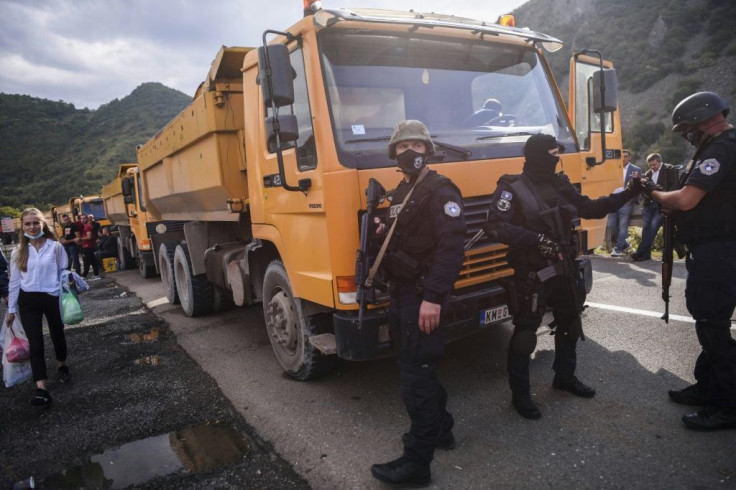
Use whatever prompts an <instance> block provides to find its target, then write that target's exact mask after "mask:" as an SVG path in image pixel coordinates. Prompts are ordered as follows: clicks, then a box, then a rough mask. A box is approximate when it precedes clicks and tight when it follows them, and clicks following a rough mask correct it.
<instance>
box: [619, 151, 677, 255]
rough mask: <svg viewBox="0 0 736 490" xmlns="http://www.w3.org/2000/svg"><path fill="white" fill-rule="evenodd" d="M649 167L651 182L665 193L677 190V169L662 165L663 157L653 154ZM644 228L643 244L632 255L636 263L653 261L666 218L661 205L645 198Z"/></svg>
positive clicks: (648, 176) (648, 175) (649, 160)
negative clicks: (653, 251) (658, 234)
mask: <svg viewBox="0 0 736 490" xmlns="http://www.w3.org/2000/svg"><path fill="white" fill-rule="evenodd" d="M647 165H648V166H649V170H647V172H646V173H645V174H644V177H645V178H646V179H648V180H651V181H652V182H654V183H655V184H657V185H658V186H659V187H661V188H662V189H664V190H665V191H672V190H675V189H677V179H678V177H679V175H678V173H677V168H676V167H675V166H673V165H670V164H669V163H662V155H660V154H659V153H652V154H650V155H649V156H648V157H647ZM641 217H642V221H643V224H642V227H641V242H640V243H639V246H638V247H637V248H636V252H634V253H633V254H631V258H632V259H633V260H634V261H636V262H641V261H644V260H651V259H652V243H654V238H655V237H656V236H657V232H658V231H659V228H660V227H661V226H662V221H663V220H664V217H663V216H662V214H661V213H660V212H659V204H657V203H656V202H654V201H652V200H651V199H649V198H648V197H646V196H644V199H643V206H642V210H641Z"/></svg>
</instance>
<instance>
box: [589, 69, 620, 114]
mask: <svg viewBox="0 0 736 490" xmlns="http://www.w3.org/2000/svg"><path fill="white" fill-rule="evenodd" d="M616 107H618V78H617V77H616V70H614V69H612V68H608V69H603V70H599V71H596V72H595V73H593V112H601V111H603V112H613V111H615V110H616Z"/></svg>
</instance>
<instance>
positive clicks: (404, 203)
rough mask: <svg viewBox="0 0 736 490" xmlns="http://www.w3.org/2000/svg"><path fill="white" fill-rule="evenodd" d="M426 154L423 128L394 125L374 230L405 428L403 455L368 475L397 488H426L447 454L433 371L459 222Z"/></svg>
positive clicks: (447, 428) (450, 188)
mask: <svg viewBox="0 0 736 490" xmlns="http://www.w3.org/2000/svg"><path fill="white" fill-rule="evenodd" d="M434 152H435V148H434V143H433V142H432V138H431V137H430V135H429V131H428V130H427V128H426V126H425V125H424V124H422V123H421V122H419V121H414V120H407V121H403V122H401V123H399V124H398V125H396V127H395V128H394V131H393V134H392V135H391V140H390V141H389V148H388V155H389V158H391V159H395V160H397V162H398V166H399V170H400V171H401V172H402V173H403V179H402V180H401V182H400V183H399V185H398V187H397V188H396V189H395V190H394V191H393V192H389V196H390V199H391V206H390V208H389V209H390V213H389V221H388V223H386V224H383V223H379V224H378V226H377V230H376V233H377V242H381V241H383V240H386V239H388V240H389V242H388V248H387V251H386V254H385V256H384V258H383V260H382V262H381V266H380V271H381V274H382V276H383V277H384V279H386V280H387V281H388V285H389V293H390V296H391V303H390V306H389V326H390V329H391V338H392V342H393V344H394V350H395V352H396V356H397V360H398V364H399V368H400V383H401V396H402V399H403V401H404V405H405V407H406V411H407V412H408V414H409V418H410V420H411V428H410V430H409V432H408V433H407V434H404V437H403V443H404V454H403V455H402V456H401V457H399V458H398V459H395V460H393V461H390V462H388V463H384V464H375V465H373V466H372V467H371V473H372V474H373V476H374V477H376V478H378V479H379V480H381V481H383V482H386V483H391V484H399V485H412V486H426V485H429V483H430V481H431V475H430V463H431V462H432V458H433V456H434V450H435V448H440V449H452V448H453V447H455V439H454V437H453V435H452V427H453V424H454V422H453V418H452V416H451V415H450V414H449V413H448V412H447V409H446V404H447V393H446V392H445V389H444V388H443V387H442V385H441V384H440V382H439V380H438V379H437V372H436V364H437V361H438V360H439V359H440V357H441V356H442V354H443V352H444V347H445V343H444V339H443V335H442V331H441V330H440V329H439V328H438V327H439V325H440V318H441V315H442V313H444V311H445V309H446V308H447V305H448V302H449V296H450V292H451V291H452V288H453V286H454V283H455V280H456V278H457V275H458V273H459V272H460V268H461V267H462V263H463V259H464V255H465V254H464V240H465V221H464V219H463V210H462V197H461V195H460V191H459V190H458V188H457V187H456V186H455V185H454V184H453V183H452V181H451V180H450V179H448V178H446V177H443V176H441V175H439V174H437V173H436V172H435V171H433V170H429V168H428V167H427V160H428V158H429V157H431V156H432V155H434ZM394 223H395V228H394V229H393V231H391V230H390V228H391V227H392V226H394ZM387 230H388V231H387ZM377 260H378V259H377Z"/></svg>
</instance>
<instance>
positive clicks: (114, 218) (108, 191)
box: [102, 163, 136, 225]
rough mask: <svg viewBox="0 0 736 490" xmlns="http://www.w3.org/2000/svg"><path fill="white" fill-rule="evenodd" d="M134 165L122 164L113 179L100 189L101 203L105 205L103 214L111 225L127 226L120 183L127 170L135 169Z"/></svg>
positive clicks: (126, 213) (126, 215) (126, 214)
mask: <svg viewBox="0 0 736 490" xmlns="http://www.w3.org/2000/svg"><path fill="white" fill-rule="evenodd" d="M135 167H136V164H135V163H123V164H122V165H120V170H119V171H118V175H117V176H116V177H115V179H114V180H113V181H112V182H110V183H109V184H107V185H105V186H103V187H102V201H103V203H104V204H105V214H106V215H107V219H109V220H110V222H111V223H112V224H113V225H127V224H128V211H127V209H126V205H125V200H124V198H123V186H122V184H121V181H122V179H123V177H125V175H126V174H127V172H128V169H130V168H135Z"/></svg>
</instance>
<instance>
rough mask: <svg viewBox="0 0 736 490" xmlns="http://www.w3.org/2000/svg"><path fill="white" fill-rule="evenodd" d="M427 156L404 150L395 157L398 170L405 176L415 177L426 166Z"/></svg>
mask: <svg viewBox="0 0 736 490" xmlns="http://www.w3.org/2000/svg"><path fill="white" fill-rule="evenodd" d="M427 158H428V157H427V155H425V154H424V153H417V152H415V151H414V150H406V151H405V152H404V153H400V154H398V155H396V161H397V162H399V169H401V171H402V172H404V173H405V174H407V175H417V174H419V172H421V171H422V169H423V168H424V167H425V166H426V165H427Z"/></svg>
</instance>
